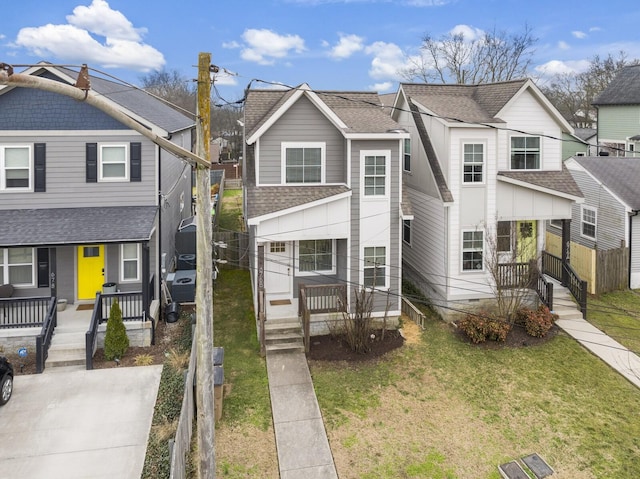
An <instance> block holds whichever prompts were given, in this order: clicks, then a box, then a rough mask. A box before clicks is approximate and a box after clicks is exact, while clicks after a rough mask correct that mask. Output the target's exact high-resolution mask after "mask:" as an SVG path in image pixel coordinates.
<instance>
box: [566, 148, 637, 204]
mask: <svg viewBox="0 0 640 479" xmlns="http://www.w3.org/2000/svg"><path fill="white" fill-rule="evenodd" d="M573 159H574V160H575V161H576V162H577V163H578V164H580V165H581V166H582V167H583V168H584V169H585V170H587V171H588V172H589V173H591V174H592V175H593V176H594V177H596V178H597V179H598V180H599V181H600V182H602V184H604V185H605V186H606V187H607V188H609V189H610V190H611V191H612V192H613V193H614V194H616V195H617V196H618V197H620V199H622V201H624V202H625V203H626V204H627V205H628V206H629V207H630V208H632V209H634V210H640V189H638V185H640V158H627V157H623V158H621V157H613V156H580V157H574V158H573Z"/></svg>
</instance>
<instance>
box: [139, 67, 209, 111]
mask: <svg viewBox="0 0 640 479" xmlns="http://www.w3.org/2000/svg"><path fill="white" fill-rule="evenodd" d="M140 82H141V83H142V88H143V89H145V90H146V91H148V92H150V93H152V94H154V95H156V96H158V97H160V98H162V99H164V100H167V101H168V102H169V103H172V104H173V105H177V106H178V107H180V108H181V109H183V110H186V111H188V112H191V113H193V112H195V110H196V84H195V81H192V80H190V79H188V78H187V77H185V76H183V75H182V74H181V73H180V72H179V71H178V70H164V69H163V70H159V71H154V72H151V73H149V74H147V75H145V76H143V77H141V78H140Z"/></svg>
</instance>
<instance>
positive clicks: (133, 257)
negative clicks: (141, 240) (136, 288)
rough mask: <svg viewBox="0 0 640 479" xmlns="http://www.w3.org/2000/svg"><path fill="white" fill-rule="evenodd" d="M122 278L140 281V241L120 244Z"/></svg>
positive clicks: (122, 279) (123, 279)
mask: <svg viewBox="0 0 640 479" xmlns="http://www.w3.org/2000/svg"><path fill="white" fill-rule="evenodd" d="M120 280H121V281H123V282H127V281H140V245H139V244H138V243H125V244H121V245H120Z"/></svg>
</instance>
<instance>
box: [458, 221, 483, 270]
mask: <svg viewBox="0 0 640 479" xmlns="http://www.w3.org/2000/svg"><path fill="white" fill-rule="evenodd" d="M483 258H484V231H463V232H462V271H482V270H483V269H484V261H483Z"/></svg>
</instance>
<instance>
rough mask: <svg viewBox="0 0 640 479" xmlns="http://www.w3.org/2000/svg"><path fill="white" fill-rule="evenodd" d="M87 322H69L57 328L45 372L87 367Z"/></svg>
mask: <svg viewBox="0 0 640 479" xmlns="http://www.w3.org/2000/svg"><path fill="white" fill-rule="evenodd" d="M86 332H87V325H86V322H84V321H83V322H68V323H62V324H58V326H57V327H56V329H55V331H54V333H53V338H52V340H51V346H49V354H48V356H47V361H46V363H45V371H46V370H47V369H51V368H57V367H65V366H83V367H85V366H86V347H85V334H86Z"/></svg>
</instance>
